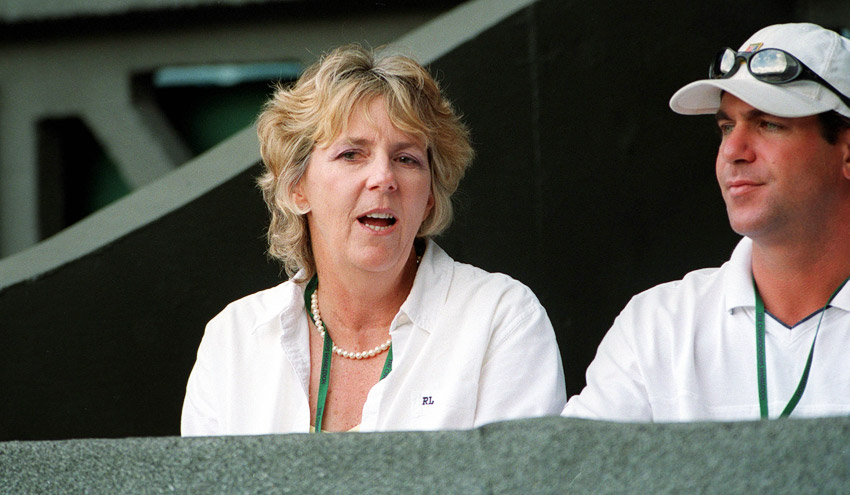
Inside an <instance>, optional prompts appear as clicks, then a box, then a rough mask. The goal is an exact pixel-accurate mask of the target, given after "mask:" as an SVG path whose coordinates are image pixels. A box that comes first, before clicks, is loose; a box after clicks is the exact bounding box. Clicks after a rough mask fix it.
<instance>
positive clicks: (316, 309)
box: [310, 256, 422, 359]
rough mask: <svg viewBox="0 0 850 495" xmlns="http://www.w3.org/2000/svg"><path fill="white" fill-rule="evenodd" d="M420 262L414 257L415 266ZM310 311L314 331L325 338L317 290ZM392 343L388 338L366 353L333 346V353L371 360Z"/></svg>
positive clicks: (418, 258)
mask: <svg viewBox="0 0 850 495" xmlns="http://www.w3.org/2000/svg"><path fill="white" fill-rule="evenodd" d="M420 261H422V256H417V257H416V265H419V262H420ZM310 310H311V311H312V312H313V324H314V325H316V330H317V331H318V332H319V335H321V336H322V338H323V339H324V338H325V331H326V328H325V322H323V321H322V316H321V315H320V314H319V291H318V289H317V290H316V291H314V292H313V294H312V295H311V296H310ZM392 343H393V339H392V337H390V338H388V339H387V341H386V342H384V343H383V344H381V345H379V346H375V347H374V348H372V349H369V350H368V351H362V352H354V351H346V350H345V349H343V348H341V347H337V345H336V344H334V345H333V352H334V354H337V355H339V356H342V357H344V358H348V359H369V358H373V357H375V356H377V355H379V354H382V353H383V352H384V351H386V350H387V349H389V348H390V345H391V344H392Z"/></svg>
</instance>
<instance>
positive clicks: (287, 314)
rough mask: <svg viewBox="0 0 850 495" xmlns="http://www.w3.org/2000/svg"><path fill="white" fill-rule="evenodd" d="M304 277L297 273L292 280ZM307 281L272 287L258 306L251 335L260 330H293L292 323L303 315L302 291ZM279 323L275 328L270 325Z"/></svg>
mask: <svg viewBox="0 0 850 495" xmlns="http://www.w3.org/2000/svg"><path fill="white" fill-rule="evenodd" d="M303 276H304V273H303V271H299V272H298V273H297V274H296V275H295V277H293V279H299V278H302V277H303ZM306 285H307V281H306V280H305V281H303V282H300V283H297V284H296V283H288V282H284V283H282V284H280V285H278V286H276V287H272V288H271V289H269V290H268V291H266V292H265V293H264V294H263V298H264V303H263V304H259V305H258V310H259V311H260V313H259V314H258V315H257V319H256V320H255V322H256V323H255V325H254V328H253V329H251V333H252V334H253V333H256V332H257V331H258V330H259V329H260V328H270V329H278V330H282V329H287V328H295V324H294V321H295V320H296V319H297V318H299V317H301V316H302V314H303V313H304V290H305V287H306ZM275 321H279V322H280V325H279V326H275V325H271V326H269V324H270V323H274V322H275Z"/></svg>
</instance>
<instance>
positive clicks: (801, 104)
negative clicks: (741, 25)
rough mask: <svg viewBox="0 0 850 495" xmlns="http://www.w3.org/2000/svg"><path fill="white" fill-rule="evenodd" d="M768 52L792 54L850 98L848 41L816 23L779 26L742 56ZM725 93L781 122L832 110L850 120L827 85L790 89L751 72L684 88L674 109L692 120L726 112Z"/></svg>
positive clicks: (804, 83) (797, 84)
mask: <svg viewBox="0 0 850 495" xmlns="http://www.w3.org/2000/svg"><path fill="white" fill-rule="evenodd" d="M765 48H779V49H781V50H784V51H786V52H788V53H790V54H791V55H793V56H794V57H796V58H797V59H798V60H799V61H801V62H803V63H804V64H805V65H806V66H808V67H809V68H810V69H811V70H812V71H814V72H815V73H816V74H817V75H819V76H820V77H822V78H823V79H824V80H826V81H827V82H828V83H829V84H831V85H832V86H833V87H834V88H835V89H837V90H838V91H840V92H841V93H843V94H844V95H846V96H850V40H848V39H847V38H845V37H843V36H840V35H838V34H837V33H835V32H834V31H830V30H828V29H824V28H822V27H820V26H818V25H816V24H808V23H800V24H775V25H773V26H768V27H766V28H764V29H762V30H760V31H758V32H757V33H756V34H754V35H752V36H751V37H750V39H748V40H747V41H745V42H744V44H743V45H741V48H739V49H738V52H755V51H758V50H763V49H765ZM736 63H737V62H736ZM721 91H726V92H729V93H731V94H733V95H735V96H737V97H738V98H740V99H741V100H743V101H745V102H746V103H748V104H750V105H752V106H753V107H755V108H757V109H759V110H761V111H763V112H766V113H769V114H772V115H776V116H779V117H805V116H808V115H815V114H819V113H823V112H828V111H830V110H835V111H836V112H838V113H840V114H841V115H844V116H846V117H850V107H848V106H847V105H846V104H844V103H843V102H842V101H841V99H840V98H839V97H838V96H836V95H835V93H833V92H832V91H831V90H829V89H827V88H826V87H825V86H823V85H822V84H819V83H817V82H815V81H810V80H804V79H798V80H794V81H791V82H788V83H784V84H772V83H767V82H762V81H759V80H758V79H756V78H755V77H753V75H752V74H750V71H749V70H747V69H746V68H745V67H742V68H740V70H738V71H737V72H735V73H734V74H733V75H732V77H730V78H728V79H703V80H700V81H695V82H692V83H690V84H688V85H687V86H684V87H683V88H681V89H680V90H679V91H676V93H675V94H674V95H673V97H672V98H670V108H672V109H673V111H674V112H677V113H681V114H686V115H696V114H713V113H716V112H717V109H718V108H719V107H720V95H721Z"/></svg>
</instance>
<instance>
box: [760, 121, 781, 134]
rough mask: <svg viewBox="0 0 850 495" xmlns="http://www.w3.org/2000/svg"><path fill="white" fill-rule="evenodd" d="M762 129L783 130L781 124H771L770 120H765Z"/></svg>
mask: <svg viewBox="0 0 850 495" xmlns="http://www.w3.org/2000/svg"><path fill="white" fill-rule="evenodd" d="M762 127H764V128H765V129H767V130H768V131H778V130H780V129H782V125H781V124H777V123H776V122H770V121H768V120H765V121H764V122H762Z"/></svg>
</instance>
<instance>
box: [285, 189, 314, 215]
mask: <svg viewBox="0 0 850 495" xmlns="http://www.w3.org/2000/svg"><path fill="white" fill-rule="evenodd" d="M289 199H290V200H291V201H292V204H293V205H295V208H296V209H297V210H298V213H301V214H302V215H303V214H305V213H307V212H309V211H310V202H309V201H308V200H307V196H305V195H304V191H303V190H302V188H301V181H298V183H297V184H295V187H293V188H292V192H291V193H290V195H289Z"/></svg>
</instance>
